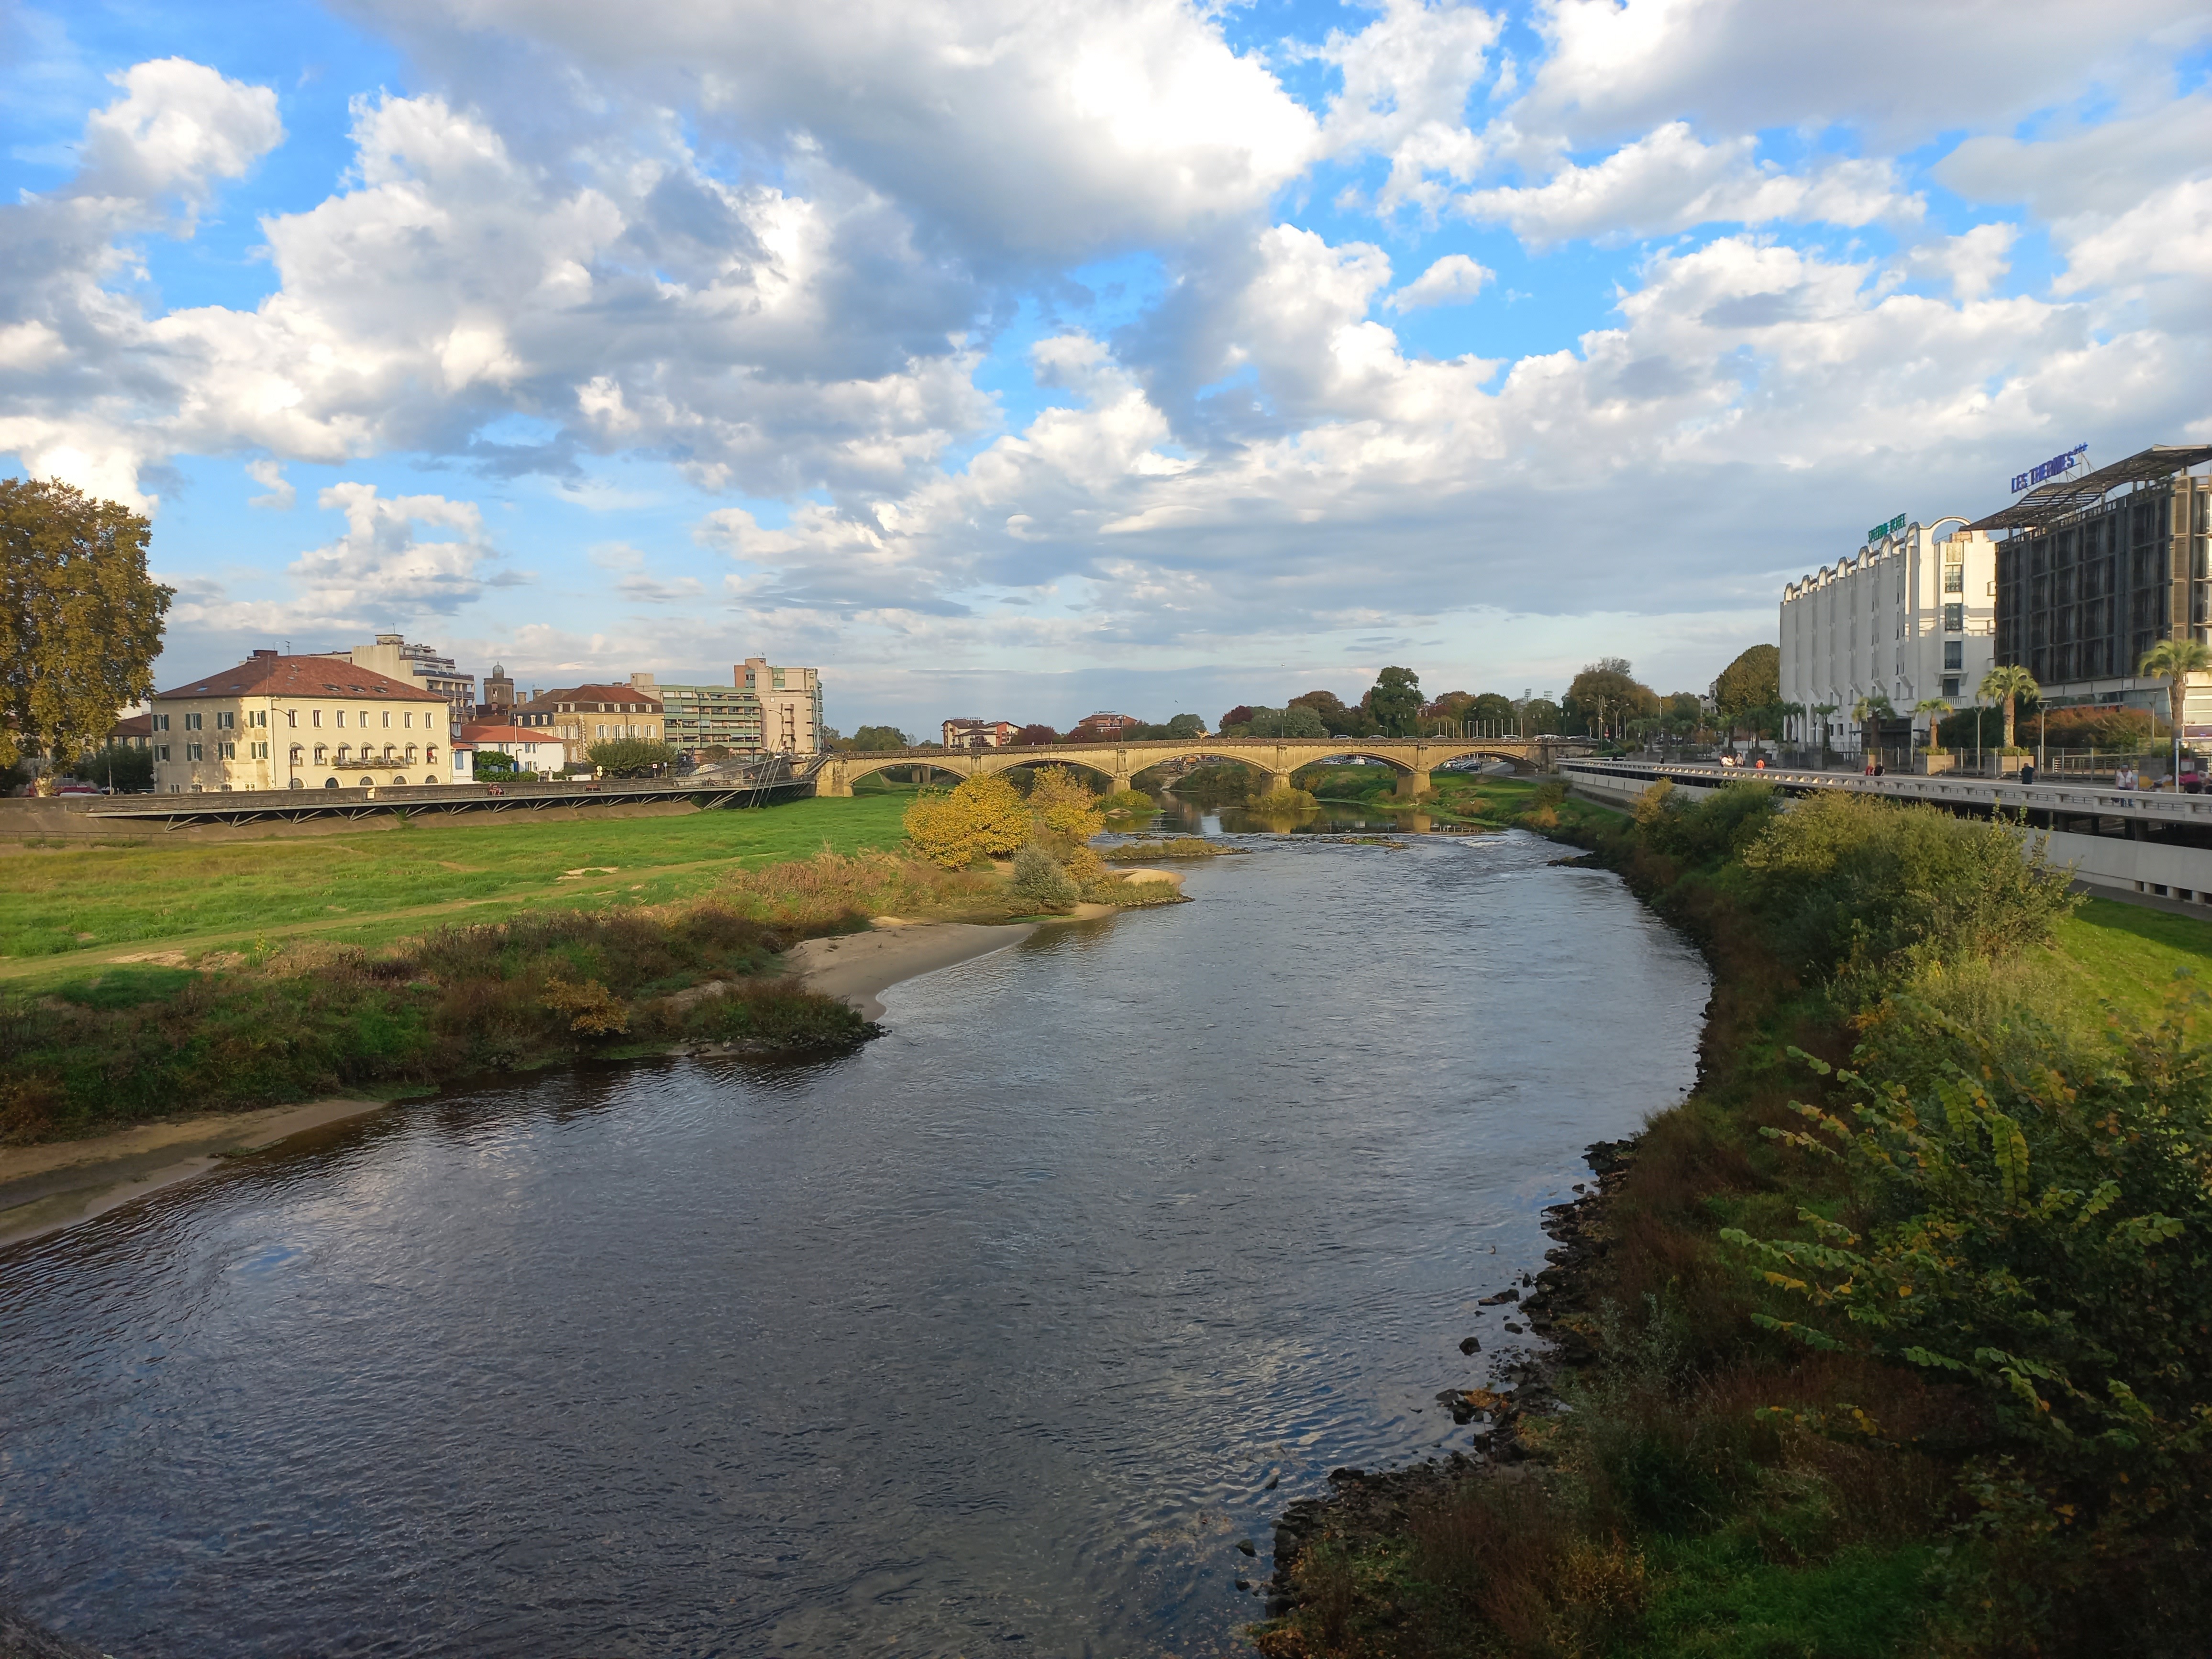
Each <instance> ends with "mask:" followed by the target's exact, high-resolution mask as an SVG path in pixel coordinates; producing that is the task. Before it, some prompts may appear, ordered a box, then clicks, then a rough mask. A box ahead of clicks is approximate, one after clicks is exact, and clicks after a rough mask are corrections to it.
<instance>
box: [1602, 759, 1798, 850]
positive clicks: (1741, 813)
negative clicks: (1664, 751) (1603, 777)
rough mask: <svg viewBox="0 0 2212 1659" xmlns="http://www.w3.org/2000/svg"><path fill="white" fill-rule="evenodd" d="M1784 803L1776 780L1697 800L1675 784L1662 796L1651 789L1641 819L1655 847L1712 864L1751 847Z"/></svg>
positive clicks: (1730, 787) (1648, 842) (1731, 788)
mask: <svg viewBox="0 0 2212 1659" xmlns="http://www.w3.org/2000/svg"><path fill="white" fill-rule="evenodd" d="M1647 803H1648V805H1647ZM1780 805H1781V796H1780V795H1779V794H1778V793H1777V791H1776V790H1775V787H1774V786H1773V785H1772V784H1770V783H1760V782H1758V781H1753V780H1750V779H1746V780H1744V781H1740V782H1735V783H1730V784H1727V785H1725V786H1723V787H1721V788H1719V789H1717V790H1715V791H1714V792H1713V793H1711V794H1710V795H1708V796H1706V797H1705V799H1703V800H1696V801H1693V800H1691V799H1687V797H1686V796H1685V795H1683V794H1682V793H1680V792H1678V791H1675V790H1673V789H1671V788H1670V789H1668V791H1666V792H1665V793H1662V794H1660V795H1658V796H1656V798H1655V797H1654V795H1653V793H1652V792H1651V791H1650V790H1646V791H1645V792H1644V796H1643V799H1641V800H1639V801H1638V804H1637V810H1636V817H1637V822H1638V824H1639V825H1641V826H1642V829H1643V833H1644V842H1645V844H1646V845H1647V846H1649V847H1650V848H1652V849H1653V850H1654V851H1656V852H1660V853H1664V854H1667V855H1668V857H1669V858H1674V859H1680V860H1682V861H1683V862H1685V863H1686V864H1692V865H1709V864H1714V863H1717V862H1719V861H1720V860H1725V859H1729V858H1733V857H1735V855H1736V854H1739V853H1741V851H1742V850H1743V849H1744V848H1746V847H1748V846H1749V845H1750V844H1751V843H1752V842H1753V841H1754V840H1756V839H1757V838H1758V837H1759V836H1760V835H1761V834H1762V833H1763V832H1764V831H1765V829H1766V827H1767V825H1768V824H1770V823H1772V822H1773V821H1774V819H1775V817H1776V816H1777V814H1778V811H1779V810H1780Z"/></svg>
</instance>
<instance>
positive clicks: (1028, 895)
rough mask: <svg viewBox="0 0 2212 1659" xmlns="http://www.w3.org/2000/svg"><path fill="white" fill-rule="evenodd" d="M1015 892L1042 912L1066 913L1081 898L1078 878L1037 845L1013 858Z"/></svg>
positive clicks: (1025, 849) (1031, 845) (1023, 849)
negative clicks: (1062, 911)
mask: <svg viewBox="0 0 2212 1659" xmlns="http://www.w3.org/2000/svg"><path fill="white" fill-rule="evenodd" d="M1013 890H1014V892H1015V894H1016V895H1017V896H1019V897H1021V898H1022V899H1024V900H1026V901H1027V902H1030V903H1031V904H1034V905H1036V907H1037V908H1039V909H1040V910H1064V909H1066V908H1067V907H1068V906H1069V905H1071V904H1073V903H1074V902H1076V901H1077V900H1078V899H1079V898H1080V897H1081V896H1082V890H1081V889H1080V888H1079V886H1078V885H1077V884H1076V880H1075V878H1074V877H1073V876H1071V875H1069V874H1068V873H1067V872H1066V871H1065V870H1063V869H1061V868H1060V866H1059V865H1058V864H1056V863H1055V862H1054V860H1053V856H1052V854H1049V853H1048V852H1046V851H1045V850H1044V848H1042V847H1039V846H1037V845H1036V844H1035V843H1034V842H1032V843H1031V844H1030V845H1029V846H1027V847H1024V848H1022V849H1021V851H1019V852H1018V853H1017V854H1014V881H1013Z"/></svg>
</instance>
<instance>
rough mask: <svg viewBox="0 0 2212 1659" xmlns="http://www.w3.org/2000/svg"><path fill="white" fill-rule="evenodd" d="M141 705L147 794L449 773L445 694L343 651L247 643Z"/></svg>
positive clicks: (347, 783) (422, 778) (327, 785)
mask: <svg viewBox="0 0 2212 1659" xmlns="http://www.w3.org/2000/svg"><path fill="white" fill-rule="evenodd" d="M152 704H153V707H152V712H151V713H150V714H149V715H148V717H147V720H148V724H149V732H148V742H149V746H150V747H151V748H152V750H153V752H154V788H155V792H156V793H161V794H172V795H175V794H197V793H223V792H230V791H235V790H241V789H313V788H322V789H339V788H356V787H365V786H368V785H372V784H373V785H380V786H381V785H387V784H392V785H404V784H425V783H449V782H451V781H453V744H452V738H451V732H450V726H451V721H450V719H449V715H450V712H451V705H450V704H449V703H448V702H447V699H446V698H445V697H444V696H441V694H439V693H437V692H435V691H429V690H424V689H423V688H422V686H420V685H417V684H414V683H413V682H411V681H409V680H403V679H399V678H395V677H394V676H392V675H389V674H380V673H378V672H376V671H374V670H373V669H368V668H362V667H360V666H358V665H355V664H353V663H350V662H348V661H346V660H344V659H343V658H331V657H325V656H309V657H287V656H283V655H280V654H279V653H276V652H274V651H257V652H255V653H253V654H252V657H250V658H248V659H246V661H245V662H242V663H240V665H238V666H237V667H235V668H232V669H227V670H225V671H222V672H220V673H216V674H210V675H208V676H206V677H205V678H202V679H198V680H195V681H191V682H190V683H189V684H185V685H180V686H178V687H177V688H175V689H174V690H168V691H160V692H156V693H155V695H154V697H153V699H152Z"/></svg>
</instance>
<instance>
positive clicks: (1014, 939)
mask: <svg viewBox="0 0 2212 1659" xmlns="http://www.w3.org/2000/svg"><path fill="white" fill-rule="evenodd" d="M1036 930H1037V924H1036V923H1035V922H1033V921H1023V922H1012V923H1008V924H1003V925H1000V926H997V927H986V926H983V925H981V924H980V923H976V922H972V921H900V920H899V919H898V918H897V917H896V916H878V917H877V918H876V919H875V922H874V925H873V926H872V927H870V928H869V929H868V931H867V932H866V933H839V934H837V935H836V937H835V938H831V939H805V940H803V941H801V942H800V943H799V944H797V945H793V946H792V947H791V949H790V950H789V951H786V952H785V953H784V960H785V961H786V962H787V963H790V964H791V968H792V971H793V973H794V974H796V975H798V977H799V980H800V981H802V982H803V983H804V984H805V987H806V988H807V989H808V990H810V991H819V992H820V993H821V994H823V996H825V997H836V998H837V999H838V1000H840V1001H842V1002H848V1003H850V1004H851V1005H852V1006H854V1008H855V1009H856V1010H858V1011H859V1012H860V1017H861V1018H864V1019H881V1018H883V1015H884V1005H883V1004H882V1003H880V1002H878V1000H876V997H877V994H878V992H881V991H884V990H888V989H889V988H890V987H892V986H894V985H896V984H897V983H898V982H899V981H901V980H902V979H913V978H914V977H915V976H916V975H921V974H933V973H935V972H936V971H937V970H938V969H940V968H950V967H951V966H952V964H953V963H956V962H966V961H967V960H969V958H970V957H981V956H988V955H989V954H990V953H991V952H992V951H1003V950H1004V949H1006V946H1008V945H1018V944H1019V943H1020V942H1021V941H1022V940H1024V939H1027V938H1028V937H1029V936H1030V934H1031V933H1035V932H1036Z"/></svg>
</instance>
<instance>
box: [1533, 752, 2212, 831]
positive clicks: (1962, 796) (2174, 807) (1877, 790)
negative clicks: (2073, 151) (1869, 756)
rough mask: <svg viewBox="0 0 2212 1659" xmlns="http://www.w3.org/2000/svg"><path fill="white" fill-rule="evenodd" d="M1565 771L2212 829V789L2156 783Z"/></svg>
mask: <svg viewBox="0 0 2212 1659" xmlns="http://www.w3.org/2000/svg"><path fill="white" fill-rule="evenodd" d="M1559 769H1560V770H1561V771H1562V772H1589V773H1595V774H1597V775H1602V776H1613V777H1637V778H1643V779H1645V780H1647V781H1655V782H1656V781H1657V780H1658V779H1660V778H1662V777H1664V778H1667V779H1669V780H1671V781H1674V782H1678V783H1689V784H1693V785H1696V786H1698V787H1706V788H1712V787H1719V786H1721V785H1723V784H1729V783H1742V782H1745V781H1758V782H1760V783H1771V784H1772V785H1774V786H1775V787H1777V788H1779V789H1782V790H1784V791H1785V792H1786V793H1790V794H1803V793H1808V791H1811V790H1814V789H1849V790H1854V791H1857V793H1862V794H1871V795H1880V796H1883V797H1886V798H1888V799H1898V800H1917V801H1926V802H1929V803H1930V804H1933V805H1972V806H1987V807H2003V808H2004V809H2005V810H2007V811H2038V812H2043V811H2051V812H2063V813H2069V814H2078V815H2082V816H2089V817H2125V818H2130V819H2132V820H2134V821H2136V822H2140V823H2174V824H2191V825H2203V826H2205V827H2208V828H2212V796H2207V795H2189V794H2181V795H2176V794H2170V793H2160V792H2156V791H2152V790H2131V789H2100V788H2096V787H2087V786H2084V785H2081V784H2078V783H2027V784H2023V783H2011V782H2007V781H2004V780H2002V779H1998V778H1974V779H1962V778H1957V777H1954V776H1952V775H1948V774H1941V773H1939V774H1937V775H1936V776H1934V777H1918V776H1899V777H1887V776H1885V777H1879V778H1870V777H1868V776H1866V775H1864V774H1863V773H1857V772H1820V771H1811V770H1798V769H1793V768H1790V767H1777V766H1770V767H1767V768H1765V769H1764V770H1759V771H1752V770H1747V769H1742V768H1740V767H1732V766H1700V765H1668V764H1652V763H1635V762H1628V761H1583V760H1563V761H1561V762H1560V763H1559Z"/></svg>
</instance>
